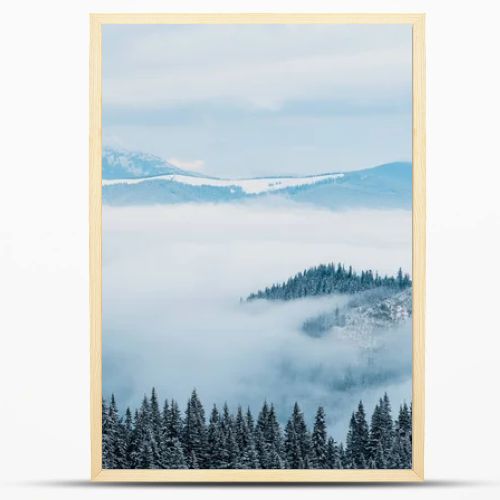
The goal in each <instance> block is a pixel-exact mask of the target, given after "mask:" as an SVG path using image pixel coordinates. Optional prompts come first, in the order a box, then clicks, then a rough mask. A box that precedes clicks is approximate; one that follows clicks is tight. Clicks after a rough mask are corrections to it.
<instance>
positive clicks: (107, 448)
mask: <svg viewBox="0 0 500 500" xmlns="http://www.w3.org/2000/svg"><path fill="white" fill-rule="evenodd" d="M102 418H103V424H102V429H103V432H102V450H103V459H102V462H103V468H105V469H123V468H124V467H126V465H127V461H126V443H125V439H124V434H125V433H124V429H123V424H122V422H121V419H120V417H119V415H118V408H117V406H116V400H115V396H114V395H112V396H111V403H110V405H109V406H107V405H106V402H105V401H104V400H103V403H102Z"/></svg>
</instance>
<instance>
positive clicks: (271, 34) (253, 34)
mask: <svg viewBox="0 0 500 500" xmlns="http://www.w3.org/2000/svg"><path fill="white" fill-rule="evenodd" d="M113 37H115V38H116V37H118V38H119V40H120V44H121V45H120V49H121V50H120V51H115V50H113V49H114V48H116V43H117V41H116V40H113ZM104 51H105V52H104V101H105V103H106V104H112V105H121V106H127V105H128V106H130V105H136V106H167V105H175V104H178V103H179V102H181V103H182V102H184V103H185V102H194V101H204V100H211V99H227V100H237V101H241V102H243V103H246V104H247V105H249V106H253V107H256V108H258V109H268V110H273V109H279V108H280V107H281V106H283V104H284V102H286V101H288V100H300V99H304V98H307V97H310V96H315V98H317V99H325V98H331V97H332V96H333V97H334V98H336V99H342V100H344V101H346V100H348V101H351V102H352V103H353V104H355V103H356V102H358V101H359V99H360V98H361V99H367V100H372V99H375V100H377V101H379V102H380V101H391V100H393V99H394V97H395V96H397V95H402V96H403V97H404V96H406V95H407V89H408V88H409V85H410V83H411V29H410V27H408V26H397V25H386V26H359V25H358V26H335V25H331V26H328V25H309V26H304V25H303V26H286V25H284V26H279V25H267V26H258V25H256V26H249V25H247V26H244V25H243V26H242V25H239V26H231V25H227V26H220V25H219V26H176V27H175V28H174V29H173V28H172V27H170V26H164V27H152V28H151V29H150V30H149V31H145V30H144V29H142V30H139V31H136V30H134V27H133V26H126V27H119V26H106V27H105V28H104Z"/></svg>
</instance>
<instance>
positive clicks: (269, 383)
mask: <svg viewBox="0 0 500 500" xmlns="http://www.w3.org/2000/svg"><path fill="white" fill-rule="evenodd" d="M424 291H425V77H424V15H423V14H93V15H91V17H90V305H91V307H90V309H91V440H92V464H91V477H92V479H93V480H96V481H170V482H183V483H184V482H335V481H349V482H356V481H364V482H367V481H422V480H423V477H424V473H423V463H424V458H423V449H424Z"/></svg>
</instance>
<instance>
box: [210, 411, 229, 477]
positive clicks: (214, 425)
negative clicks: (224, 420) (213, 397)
mask: <svg viewBox="0 0 500 500" xmlns="http://www.w3.org/2000/svg"><path fill="white" fill-rule="evenodd" d="M207 462H208V467H209V468H211V469H226V468H227V466H228V456H227V453H226V450H225V439H224V436H223V431H222V428H221V423H220V416H219V411H218V410H217V406H216V405H214V406H213V408H212V412H211V414H210V420H209V424H208V431H207Z"/></svg>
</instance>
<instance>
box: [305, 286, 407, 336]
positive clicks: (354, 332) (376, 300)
mask: <svg viewBox="0 0 500 500" xmlns="http://www.w3.org/2000/svg"><path fill="white" fill-rule="evenodd" d="M411 316H412V288H411V287H410V288H406V289H405V290H402V291H401V290H398V289H391V288H379V289H374V290H369V291H366V292H360V293H358V294H355V295H354V296H353V297H352V298H350V299H349V300H348V301H347V302H346V303H345V305H343V306H342V307H338V306H337V307H335V308H333V309H332V310H330V311H327V312H325V313H323V314H320V315H319V316H316V317H313V318H308V319H307V320H306V321H305V322H304V324H303V325H302V329H303V331H304V332H305V333H307V334H308V335H310V336H312V337H321V336H323V335H326V334H328V333H331V332H337V333H341V334H342V335H344V336H349V337H353V338H355V339H356V340H358V341H363V340H365V341H370V342H372V341H373V338H372V335H373V334H374V333H375V332H377V331H384V330H387V329H389V328H394V327H397V326H398V325H399V324H400V323H402V322H405V321H407V320H409V319H410V318H411Z"/></svg>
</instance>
